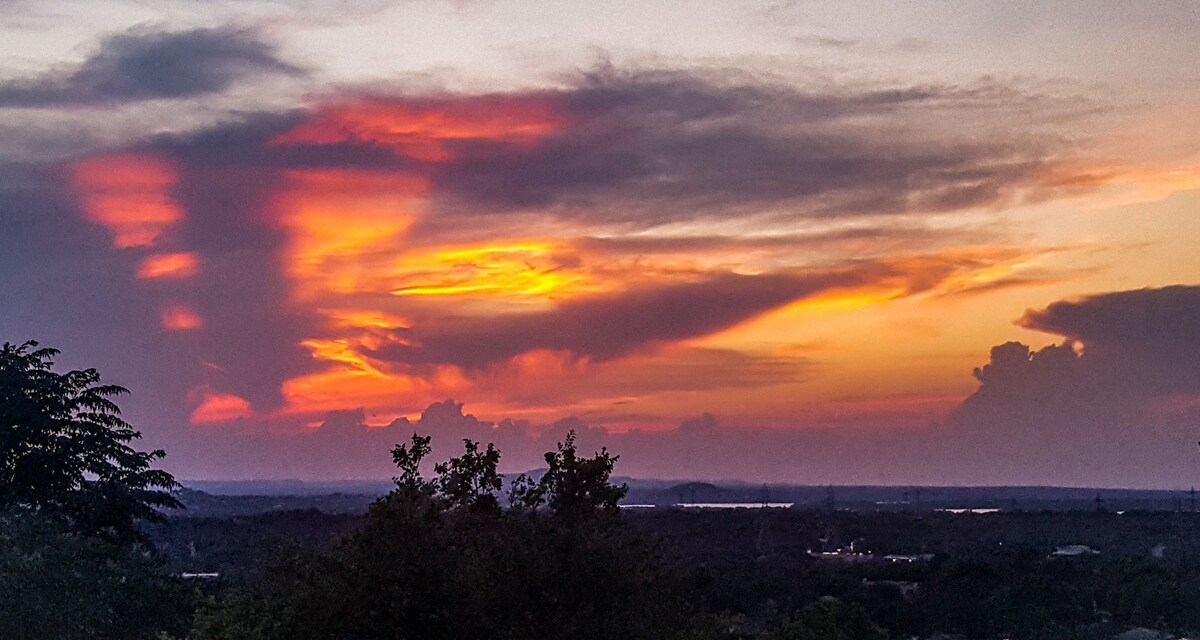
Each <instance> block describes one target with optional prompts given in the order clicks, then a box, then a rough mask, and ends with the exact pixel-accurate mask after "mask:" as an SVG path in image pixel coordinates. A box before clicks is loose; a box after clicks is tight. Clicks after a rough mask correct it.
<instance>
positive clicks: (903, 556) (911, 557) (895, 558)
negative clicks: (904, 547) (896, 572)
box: [883, 553, 933, 564]
mask: <svg viewBox="0 0 1200 640" xmlns="http://www.w3.org/2000/svg"><path fill="white" fill-rule="evenodd" d="M883 559H884V560H887V561H888V562H895V563H898V564H899V563H912V562H927V561H929V560H933V554H932V553H889V554H888V555H886V556H884V557H883Z"/></svg>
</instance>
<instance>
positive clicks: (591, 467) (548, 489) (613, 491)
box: [509, 431, 629, 520]
mask: <svg viewBox="0 0 1200 640" xmlns="http://www.w3.org/2000/svg"><path fill="white" fill-rule="evenodd" d="M619 458H620V456H614V455H611V454H609V453H608V450H607V449H605V448H601V449H600V451H598V452H597V453H596V454H595V455H594V456H592V457H590V458H581V457H579V454H578V452H577V450H576V448H575V432H574V431H569V432H567V437H566V438H565V439H564V440H563V441H562V442H560V443H558V446H557V451H550V452H547V453H546V466H547V469H546V472H545V473H544V474H543V475H542V477H541V479H540V480H539V481H538V482H537V483H534V482H533V481H532V480H531V479H530V478H529V477H527V476H525V475H524V474H522V475H521V476H518V477H517V478H516V479H515V480H514V481H513V484H512V486H511V490H510V492H509V502H510V503H511V504H513V505H514V506H515V507H516V508H518V509H536V508H538V507H539V506H541V505H543V504H544V505H546V506H548V507H549V508H550V511H551V512H552V513H554V514H555V515H556V516H559V517H562V518H565V519H568V520H573V519H578V518H581V517H587V516H589V515H594V514H596V513H609V514H612V513H616V511H617V508H618V503H619V502H620V501H621V498H624V497H625V494H626V493H628V492H629V487H628V486H626V485H624V484H621V485H614V484H612V483H611V482H610V480H611V478H612V471H613V466H614V465H615V464H616V462H617V460H618V459H619Z"/></svg>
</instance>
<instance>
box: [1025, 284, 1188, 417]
mask: <svg viewBox="0 0 1200 640" xmlns="http://www.w3.org/2000/svg"><path fill="white" fill-rule="evenodd" d="M1021 324H1022V325H1023V326H1025V327H1027V328H1030V329H1037V330H1039V331H1046V332H1048V333H1054V334H1058V335H1061V336H1063V337H1065V338H1067V339H1069V340H1075V341H1078V342H1080V343H1082V345H1083V349H1084V353H1083V355H1082V356H1081V357H1080V360H1081V361H1082V362H1084V363H1095V365H1093V366H1094V367H1097V368H1100V367H1102V368H1103V369H1104V370H1105V371H1106V372H1111V374H1110V375H1112V374H1115V373H1117V372H1119V373H1120V375H1121V376H1122V377H1123V378H1125V379H1124V380H1123V381H1122V382H1123V384H1125V385H1129V386H1134V385H1136V386H1137V387H1139V389H1140V390H1141V391H1142V392H1145V393H1153V394H1162V393H1176V392H1182V393H1195V392H1200V286H1185V285H1175V286H1171V287H1164V288H1161V289H1139V290H1136V291H1121V292H1116V293H1107V294H1102V295H1096V296H1090V297H1087V298H1083V299H1081V300H1068V301H1060V302H1055V303H1054V304H1051V305H1050V306H1048V307H1046V308H1045V309H1042V310H1035V311H1030V312H1028V313H1026V314H1025V316H1024V317H1023V318H1022V319H1021Z"/></svg>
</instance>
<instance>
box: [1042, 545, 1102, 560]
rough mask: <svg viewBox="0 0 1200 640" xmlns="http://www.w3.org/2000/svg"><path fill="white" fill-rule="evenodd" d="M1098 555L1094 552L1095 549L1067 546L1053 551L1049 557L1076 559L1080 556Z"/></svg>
mask: <svg viewBox="0 0 1200 640" xmlns="http://www.w3.org/2000/svg"><path fill="white" fill-rule="evenodd" d="M1098 555H1100V552H1099V551H1096V550H1095V549H1093V548H1091V547H1089V546H1087V545H1085V544H1068V545H1066V546H1062V547H1058V548H1057V549H1055V550H1054V552H1053V553H1051V554H1050V557H1051V558H1078V557H1081V556H1098Z"/></svg>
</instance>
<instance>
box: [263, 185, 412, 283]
mask: <svg viewBox="0 0 1200 640" xmlns="http://www.w3.org/2000/svg"><path fill="white" fill-rule="evenodd" d="M287 178H288V183H289V185H288V188H287V189H286V190H285V191H284V192H283V193H281V194H279V196H278V197H277V199H276V212H277V216H278V224H279V225H280V226H282V227H283V228H284V229H286V230H287V233H288V240H287V244H288V247H287V251H286V255H285V260H286V269H287V272H288V274H289V275H290V276H291V278H292V280H293V282H294V284H295V293H296V294H297V295H298V297H300V298H302V299H305V298H314V297H317V296H319V295H321V294H324V293H334V294H346V293H353V292H357V291H363V290H372V289H374V290H380V291H386V290H387V289H388V285H387V283H386V282H383V283H380V282H378V274H379V272H380V269H385V268H386V267H387V264H388V262H389V259H390V257H391V256H392V255H393V254H394V253H395V252H396V251H397V249H398V245H397V243H398V242H399V241H400V240H401V239H402V237H403V232H404V231H405V230H406V229H407V228H408V227H409V225H411V224H412V220H413V218H414V216H415V214H416V211H417V210H418V209H419V207H420V204H421V203H420V197H421V196H422V195H423V194H424V193H425V192H426V190H427V189H428V184H427V183H426V181H425V180H424V179H421V178H417V177H409V176H397V175H395V174H389V173H377V172H370V171H354V170H326V171H293V172H289V173H288V175H287Z"/></svg>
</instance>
